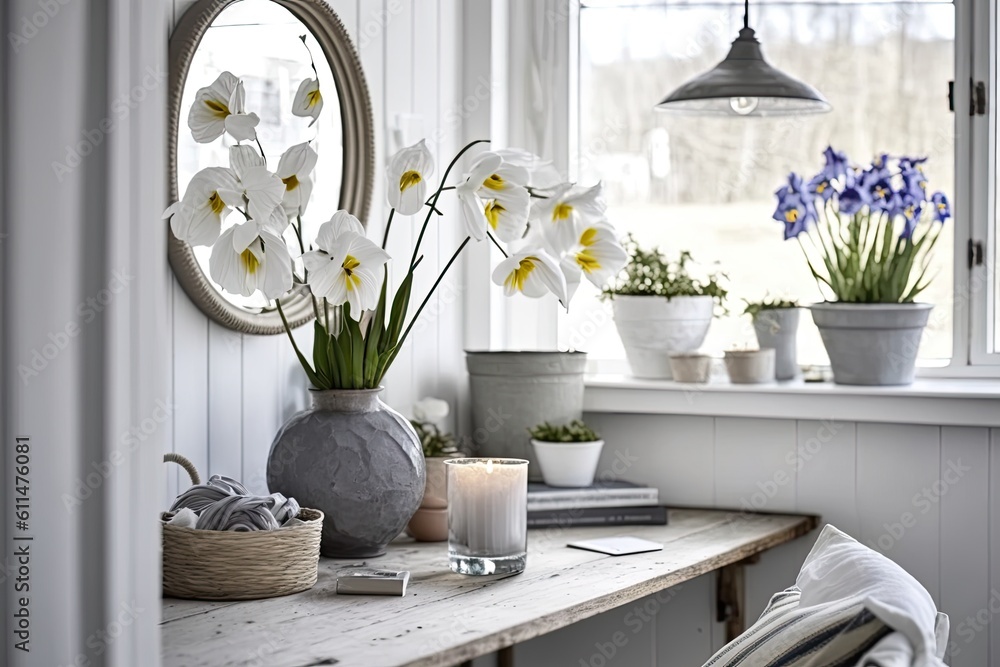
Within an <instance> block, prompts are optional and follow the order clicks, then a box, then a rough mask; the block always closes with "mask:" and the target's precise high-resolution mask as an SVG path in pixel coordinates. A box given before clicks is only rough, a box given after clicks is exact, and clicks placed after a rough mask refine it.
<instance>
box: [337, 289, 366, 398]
mask: <svg viewBox="0 0 1000 667" xmlns="http://www.w3.org/2000/svg"><path fill="white" fill-rule="evenodd" d="M351 321H353V320H352V319H351V306H350V304H346V303H345V304H344V326H343V328H342V329H341V330H340V335H339V336H337V347H338V348H340V358H341V359H343V362H344V365H343V369H342V370H343V374H342V375H341V376H340V379H341V381H342V383H343V385H344V389H361V385H360V384H355V383H354V344H353V342H352V340H351V339H352V338H353V337H354V332H353V331H351V327H350V325H349V324H348V322H351Z"/></svg>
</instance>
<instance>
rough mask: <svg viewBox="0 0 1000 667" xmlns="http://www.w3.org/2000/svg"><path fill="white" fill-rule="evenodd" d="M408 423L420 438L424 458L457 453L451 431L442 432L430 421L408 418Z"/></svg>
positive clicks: (456, 446)
mask: <svg viewBox="0 0 1000 667" xmlns="http://www.w3.org/2000/svg"><path fill="white" fill-rule="evenodd" d="M410 423H411V424H413V428H414V430H415V431H416V432H417V436H419V438H420V446H421V447H422V448H423V450H424V458H428V459H429V458H433V457H436V456H438V457H439V456H452V455H454V454H458V445H456V444H455V436H453V435H452V434H451V433H445V432H443V431H442V430H441V429H440V428H438V427H437V424H432V423H431V422H420V421H416V420H410Z"/></svg>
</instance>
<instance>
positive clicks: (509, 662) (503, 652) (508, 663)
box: [458, 646, 514, 667]
mask: <svg viewBox="0 0 1000 667" xmlns="http://www.w3.org/2000/svg"><path fill="white" fill-rule="evenodd" d="M458 667H472V661H471V660H466V661H465V662H463V663H462V664H461V665H459V666H458ZM497 667H514V647H513V646H508V647H507V648H502V649H500V650H499V651H497Z"/></svg>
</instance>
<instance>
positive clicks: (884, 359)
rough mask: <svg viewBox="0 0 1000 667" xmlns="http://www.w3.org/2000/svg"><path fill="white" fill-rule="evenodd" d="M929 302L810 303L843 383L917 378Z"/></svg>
mask: <svg viewBox="0 0 1000 667" xmlns="http://www.w3.org/2000/svg"><path fill="white" fill-rule="evenodd" d="M933 307H934V306H932V305H931V304H928V303H817V304H814V305H812V306H810V307H809V310H810V312H811V313H812V317H813V321H814V322H815V323H816V326H817V327H818V328H819V333H820V335H821V336H822V338H823V345H824V346H825V347H826V352H827V354H828V355H829V357H830V366H831V367H832V369H833V381H834V382H836V383H837V384H851V385H868V386H898V385H907V384H912V383H913V377H914V374H915V369H916V361H917V351H918V349H919V348H920V338H921V336H922V335H923V333H924V328H925V327H926V326H927V320H928V318H929V317H930V313H931V309H932V308H933Z"/></svg>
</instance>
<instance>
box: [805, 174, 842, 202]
mask: <svg viewBox="0 0 1000 667" xmlns="http://www.w3.org/2000/svg"><path fill="white" fill-rule="evenodd" d="M809 192H810V193H812V194H813V195H815V196H817V197H822V199H823V201H825V202H826V201H830V198H831V197H833V195H834V194H836V192H835V191H834V189H833V183H832V182H831V179H830V177H829V176H827V174H826V172H825V171H821V172H820V173H818V174H816V175H815V176H813V179H812V180H811V181H809Z"/></svg>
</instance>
